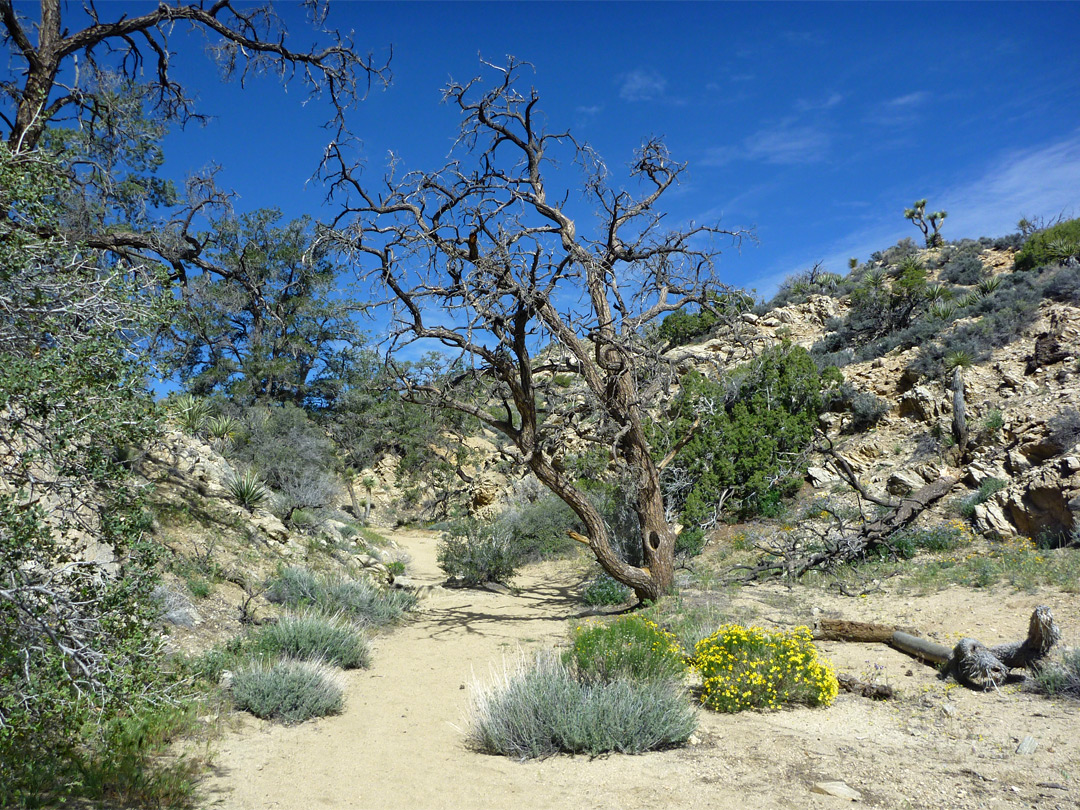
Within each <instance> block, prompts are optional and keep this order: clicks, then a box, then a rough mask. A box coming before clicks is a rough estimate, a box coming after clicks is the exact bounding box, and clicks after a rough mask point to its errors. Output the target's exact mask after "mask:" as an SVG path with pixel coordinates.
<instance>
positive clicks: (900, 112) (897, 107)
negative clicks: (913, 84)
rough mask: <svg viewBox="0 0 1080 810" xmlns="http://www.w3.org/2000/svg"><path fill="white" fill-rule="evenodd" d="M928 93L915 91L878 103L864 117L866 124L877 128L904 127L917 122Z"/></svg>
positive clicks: (928, 95) (928, 99)
mask: <svg viewBox="0 0 1080 810" xmlns="http://www.w3.org/2000/svg"><path fill="white" fill-rule="evenodd" d="M930 98H931V97H930V93H928V92H927V91H925V90H916V91H915V92H912V93H905V94H904V95H902V96H896V97H895V98H890V99H887V100H885V101H882V102H880V103H879V104H877V105H876V106H875V107H873V108H872V109H871V110H870V112H869V114H868V115H867V116H866V121H867V123H870V124H876V125H877V126H889V127H895V126H905V125H908V124H913V123H915V122H916V121H918V120H919V115H920V110H921V108H922V107H923V106H924V105H925V104H926V103H927V102H928V101H930Z"/></svg>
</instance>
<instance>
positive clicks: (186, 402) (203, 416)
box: [170, 394, 213, 436]
mask: <svg viewBox="0 0 1080 810" xmlns="http://www.w3.org/2000/svg"><path fill="white" fill-rule="evenodd" d="M170 404H171V407H170V410H171V411H172V415H173V419H175V420H176V424H177V425H179V426H180V429H181V430H183V431H184V432H185V433H188V434H190V435H192V436H201V435H202V434H203V433H205V432H206V426H207V422H208V420H209V419H210V414H211V413H213V406H212V405H211V404H210V401H209V400H206V399H202V398H200V397H195V396H192V395H191V394H180V395H179V396H177V397H176V398H175V399H173V400H172V402H171V403H170Z"/></svg>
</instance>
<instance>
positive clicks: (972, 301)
mask: <svg viewBox="0 0 1080 810" xmlns="http://www.w3.org/2000/svg"><path fill="white" fill-rule="evenodd" d="M981 300H982V295H981V294H980V293H979V291H978V290H975V291H974V292H969V293H968V294H967V295H965V296H964V297H963V298H962V299H960V308H961V309H967V308H968V307H973V306H975V305H976V304H977V303H979V302H980V301H981Z"/></svg>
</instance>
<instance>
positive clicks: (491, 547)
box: [436, 525, 518, 587]
mask: <svg viewBox="0 0 1080 810" xmlns="http://www.w3.org/2000/svg"><path fill="white" fill-rule="evenodd" d="M459 531H460V532H461V533H458V532H459ZM436 560H437V561H438V563H439V568H441V569H442V570H443V571H445V572H446V575H447V576H448V577H451V578H452V579H456V580H458V581H459V582H460V583H461V584H462V585H465V586H467V587H470V586H474V585H480V584H481V583H484V582H509V581H510V580H511V579H513V577H514V574H515V573H516V572H517V566H518V559H517V557H516V555H515V554H514V549H513V546H512V545H511V543H510V539H509V538H508V537H507V536H506V535H500V534H496V533H494V532H492V531H490V530H486V531H485V530H484V529H483V528H482V527H480V526H477V525H466V526H463V527H462V526H459V527H457V529H456V530H452V531H451V532H447V533H445V534H443V539H442V540H441V541H439V545H438V548H437V550H436Z"/></svg>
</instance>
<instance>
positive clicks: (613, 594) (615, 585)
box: [581, 573, 633, 607]
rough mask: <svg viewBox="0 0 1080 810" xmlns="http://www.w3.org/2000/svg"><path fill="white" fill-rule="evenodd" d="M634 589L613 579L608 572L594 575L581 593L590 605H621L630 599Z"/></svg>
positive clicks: (582, 598) (582, 599)
mask: <svg viewBox="0 0 1080 810" xmlns="http://www.w3.org/2000/svg"><path fill="white" fill-rule="evenodd" d="M631 596H633V591H631V590H630V589H629V588H627V587H626V586H625V585H623V584H622V583H621V582H618V581H616V580H614V579H612V578H611V577H610V576H609V575H608V574H607V573H601V574H600V575H599V576H596V577H593V579H591V580H590V581H589V584H588V585H586V586H585V590H584V591H583V592H582V594H581V601H583V602H584V603H585V604H586V605H589V606H590V607H601V606H606V605H621V604H624V603H626V602H628V601H630V597H631Z"/></svg>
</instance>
